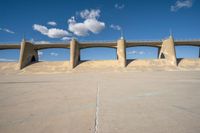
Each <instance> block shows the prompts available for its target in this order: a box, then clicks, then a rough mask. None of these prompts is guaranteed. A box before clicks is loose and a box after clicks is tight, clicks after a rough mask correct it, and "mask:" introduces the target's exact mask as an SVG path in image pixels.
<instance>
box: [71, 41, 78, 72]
mask: <svg viewBox="0 0 200 133" xmlns="http://www.w3.org/2000/svg"><path fill="white" fill-rule="evenodd" d="M79 60H80V48H79V43H78V42H77V41H76V40H75V39H72V40H71V42H70V68H71V69H73V68H75V67H76V66H77V65H78V64H79Z"/></svg>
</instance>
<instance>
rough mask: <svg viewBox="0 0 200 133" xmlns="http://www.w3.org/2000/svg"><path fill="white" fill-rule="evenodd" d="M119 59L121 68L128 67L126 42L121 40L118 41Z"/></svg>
mask: <svg viewBox="0 0 200 133" xmlns="http://www.w3.org/2000/svg"><path fill="white" fill-rule="evenodd" d="M117 58H118V63H119V66H120V67H126V41H125V40H124V39H120V40H118V41H117Z"/></svg>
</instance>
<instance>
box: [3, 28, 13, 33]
mask: <svg viewBox="0 0 200 133" xmlns="http://www.w3.org/2000/svg"><path fill="white" fill-rule="evenodd" d="M0 31H4V32H7V33H10V34H15V32H14V31H12V30H9V29H6V28H0Z"/></svg>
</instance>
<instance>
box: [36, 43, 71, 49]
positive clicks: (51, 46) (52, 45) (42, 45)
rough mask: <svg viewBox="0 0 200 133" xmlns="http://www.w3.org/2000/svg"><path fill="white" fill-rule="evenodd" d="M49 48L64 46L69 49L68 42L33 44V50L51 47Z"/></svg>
mask: <svg viewBox="0 0 200 133" xmlns="http://www.w3.org/2000/svg"><path fill="white" fill-rule="evenodd" d="M51 48H64V49H70V45H68V44H35V45H34V50H42V49H51Z"/></svg>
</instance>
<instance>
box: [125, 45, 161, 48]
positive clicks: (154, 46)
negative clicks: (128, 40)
mask: <svg viewBox="0 0 200 133" xmlns="http://www.w3.org/2000/svg"><path fill="white" fill-rule="evenodd" d="M131 47H153V48H161V46H157V45H145V44H144V45H128V46H126V48H131Z"/></svg>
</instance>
